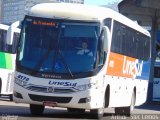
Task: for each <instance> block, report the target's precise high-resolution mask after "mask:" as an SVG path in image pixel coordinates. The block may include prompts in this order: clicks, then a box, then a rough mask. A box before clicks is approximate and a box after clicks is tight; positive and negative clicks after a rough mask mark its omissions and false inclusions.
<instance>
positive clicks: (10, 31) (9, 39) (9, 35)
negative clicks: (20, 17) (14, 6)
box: [7, 21, 20, 45]
mask: <svg viewBox="0 0 160 120" xmlns="http://www.w3.org/2000/svg"><path fill="white" fill-rule="evenodd" d="M19 24H20V21H16V22H14V23H12V24H11V26H10V27H9V28H8V31H7V44H8V45H12V44H13V36H14V31H15V29H16V28H17V27H18V26H19Z"/></svg>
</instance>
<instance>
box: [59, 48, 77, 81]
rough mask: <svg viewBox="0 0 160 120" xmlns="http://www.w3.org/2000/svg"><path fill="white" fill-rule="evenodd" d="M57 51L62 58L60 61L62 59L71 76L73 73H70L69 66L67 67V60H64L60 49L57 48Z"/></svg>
mask: <svg viewBox="0 0 160 120" xmlns="http://www.w3.org/2000/svg"><path fill="white" fill-rule="evenodd" d="M58 52H59V54H60V56H61V58H62V61H63V63H64V66H65V68H66V70H68V72H69V74H70V76H71V77H72V78H73V77H74V75H73V74H72V71H71V70H70V68H69V66H68V64H67V62H66V61H65V59H64V57H63V54H62V52H61V50H60V49H59V50H58Z"/></svg>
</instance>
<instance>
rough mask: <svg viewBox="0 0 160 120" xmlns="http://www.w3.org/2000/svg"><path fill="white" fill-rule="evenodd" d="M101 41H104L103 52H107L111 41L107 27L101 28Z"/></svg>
mask: <svg viewBox="0 0 160 120" xmlns="http://www.w3.org/2000/svg"><path fill="white" fill-rule="evenodd" d="M102 32H103V33H102V39H103V40H104V50H105V51H108V50H109V42H110V39H111V34H110V30H109V28H108V27H106V26H104V27H103V28H102Z"/></svg>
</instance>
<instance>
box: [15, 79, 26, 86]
mask: <svg viewBox="0 0 160 120" xmlns="http://www.w3.org/2000/svg"><path fill="white" fill-rule="evenodd" d="M15 83H16V84H18V85H20V86H22V87H24V86H26V85H27V84H28V83H27V81H24V80H20V79H17V78H15Z"/></svg>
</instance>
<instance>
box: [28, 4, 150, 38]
mask: <svg viewBox="0 0 160 120" xmlns="http://www.w3.org/2000/svg"><path fill="white" fill-rule="evenodd" d="M28 15H30V16H36V17H44V18H55V19H68V20H88V21H103V20H104V19H106V18H112V19H114V20H116V21H119V22H121V23H123V24H125V25H127V26H129V27H131V28H133V29H137V30H138V31H140V32H142V33H144V34H146V35H147V36H150V34H149V32H148V31H147V30H144V29H143V28H142V27H140V26H139V25H138V24H137V23H135V22H133V21H132V20H130V19H128V18H127V17H125V16H123V15H122V14H120V13H118V12H115V11H113V10H111V9H109V8H106V7H98V6H92V5H84V4H72V3H42V4H37V5H35V6H33V7H32V8H31V9H30V10H29V12H28Z"/></svg>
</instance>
